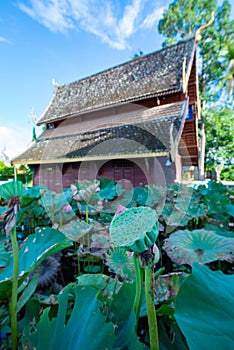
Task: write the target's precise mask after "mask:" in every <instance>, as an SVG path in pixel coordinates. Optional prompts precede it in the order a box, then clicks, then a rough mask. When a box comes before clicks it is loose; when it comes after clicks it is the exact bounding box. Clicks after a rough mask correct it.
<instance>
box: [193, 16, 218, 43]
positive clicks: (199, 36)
mask: <svg viewBox="0 0 234 350" xmlns="http://www.w3.org/2000/svg"><path fill="white" fill-rule="evenodd" d="M214 15H215V12H214V11H212V13H211V19H210V20H209V22H208V23H206V24H203V26H201V27H200V28H198V29H197V31H196V34H195V40H196V43H198V42H199V41H200V40H201V34H200V33H201V31H203V30H204V29H206V28H207V27H209V26H210V25H211V24H212V23H213V22H214Z"/></svg>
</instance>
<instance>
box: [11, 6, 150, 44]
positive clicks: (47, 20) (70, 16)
mask: <svg viewBox="0 0 234 350" xmlns="http://www.w3.org/2000/svg"><path fill="white" fill-rule="evenodd" d="M145 1H146V0H131V1H130V2H129V1H128V2H127V4H125V5H124V6H123V1H121V2H120V0H119V3H118V1H108V2H107V1H104V0H99V1H98V0H86V1H83V0H30V5H28V6H27V5H25V4H24V3H22V2H21V3H19V5H18V6H19V8H20V9H21V10H22V11H23V12H25V13H26V14H27V15H28V16H30V17H32V18H33V19H35V20H36V21H38V22H39V23H41V24H42V25H44V26H45V27H47V28H48V29H49V30H50V31H52V32H62V33H65V32H67V31H68V30H71V29H83V30H85V31H87V32H90V33H92V34H94V35H96V36H98V37H99V38H101V40H102V41H103V42H105V43H107V44H109V45H110V46H112V47H114V48H116V49H119V50H122V49H125V48H126V47H127V39H128V38H130V36H131V35H132V34H133V33H134V32H135V31H136V29H137V25H138V24H139V23H140V12H141V9H142V7H143V3H144V2H145ZM120 3H121V5H120Z"/></svg>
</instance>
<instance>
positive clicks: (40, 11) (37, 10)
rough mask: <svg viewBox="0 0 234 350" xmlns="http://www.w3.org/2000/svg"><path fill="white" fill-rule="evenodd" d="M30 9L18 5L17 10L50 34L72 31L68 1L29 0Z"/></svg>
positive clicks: (23, 5) (20, 4)
mask: <svg viewBox="0 0 234 350" xmlns="http://www.w3.org/2000/svg"><path fill="white" fill-rule="evenodd" d="M30 2H31V7H29V6H27V5H25V4H24V3H19V8H20V9H21V10H22V11H23V12H25V13H26V14H27V15H28V16H30V17H32V18H33V19H35V20H36V21H38V22H39V23H41V24H43V25H44V26H45V27H47V28H48V29H49V30H51V31H52V32H57V31H60V32H66V31H67V30H68V29H72V28H74V27H73V23H72V19H70V17H69V16H70V15H71V13H70V6H69V1H66V0H49V1H44V0H31V1H30Z"/></svg>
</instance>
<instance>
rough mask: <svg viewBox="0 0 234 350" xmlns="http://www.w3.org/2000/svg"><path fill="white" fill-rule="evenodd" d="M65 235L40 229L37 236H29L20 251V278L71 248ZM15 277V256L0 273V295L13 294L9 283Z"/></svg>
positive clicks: (51, 230) (47, 229)
mask: <svg viewBox="0 0 234 350" xmlns="http://www.w3.org/2000/svg"><path fill="white" fill-rule="evenodd" d="M71 244H72V242H71V241H69V240H68V239H67V238H66V237H64V235H63V234H62V233H61V232H59V231H57V230H54V229H52V228H49V227H47V228H42V229H38V230H37V231H36V233H35V234H32V235H30V236H28V238H27V239H26V240H25V241H24V242H23V244H22V247H21V249H20V250H19V277H23V276H24V275H25V274H28V273H30V272H31V271H33V269H35V267H36V266H38V265H39V264H40V263H41V262H42V261H43V260H44V259H45V258H46V257H47V256H49V255H51V254H54V253H56V252H58V251H61V250H62V249H64V248H67V247H69V246H71ZM12 275H13V256H12V255H11V257H10V258H9V260H8V262H7V265H6V267H5V269H4V270H3V271H1V272H0V294H2V293H3V292H7V293H9V292H11V289H10V288H9V282H10V281H11V280H12Z"/></svg>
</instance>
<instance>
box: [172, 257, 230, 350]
mask: <svg viewBox="0 0 234 350" xmlns="http://www.w3.org/2000/svg"><path fill="white" fill-rule="evenodd" d="M233 290H234V275H225V274H223V273H222V272H221V271H215V272H214V271H211V270H210V269H209V268H208V267H207V266H202V265H199V264H198V263H195V264H194V265H193V268H192V274H191V275H190V276H189V277H187V278H186V280H185V281H184V283H183V285H182V286H181V288H180V290H179V293H178V295H177V298H176V303H175V318H176V321H177V323H178V325H179V327H180V329H181V330H182V332H183V334H184V336H185V338H186V340H187V343H188V346H189V349H190V350H197V349H199V350H214V349H226V350H231V349H233V344H234V333H233V320H234V301H233V300H234V299H233Z"/></svg>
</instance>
